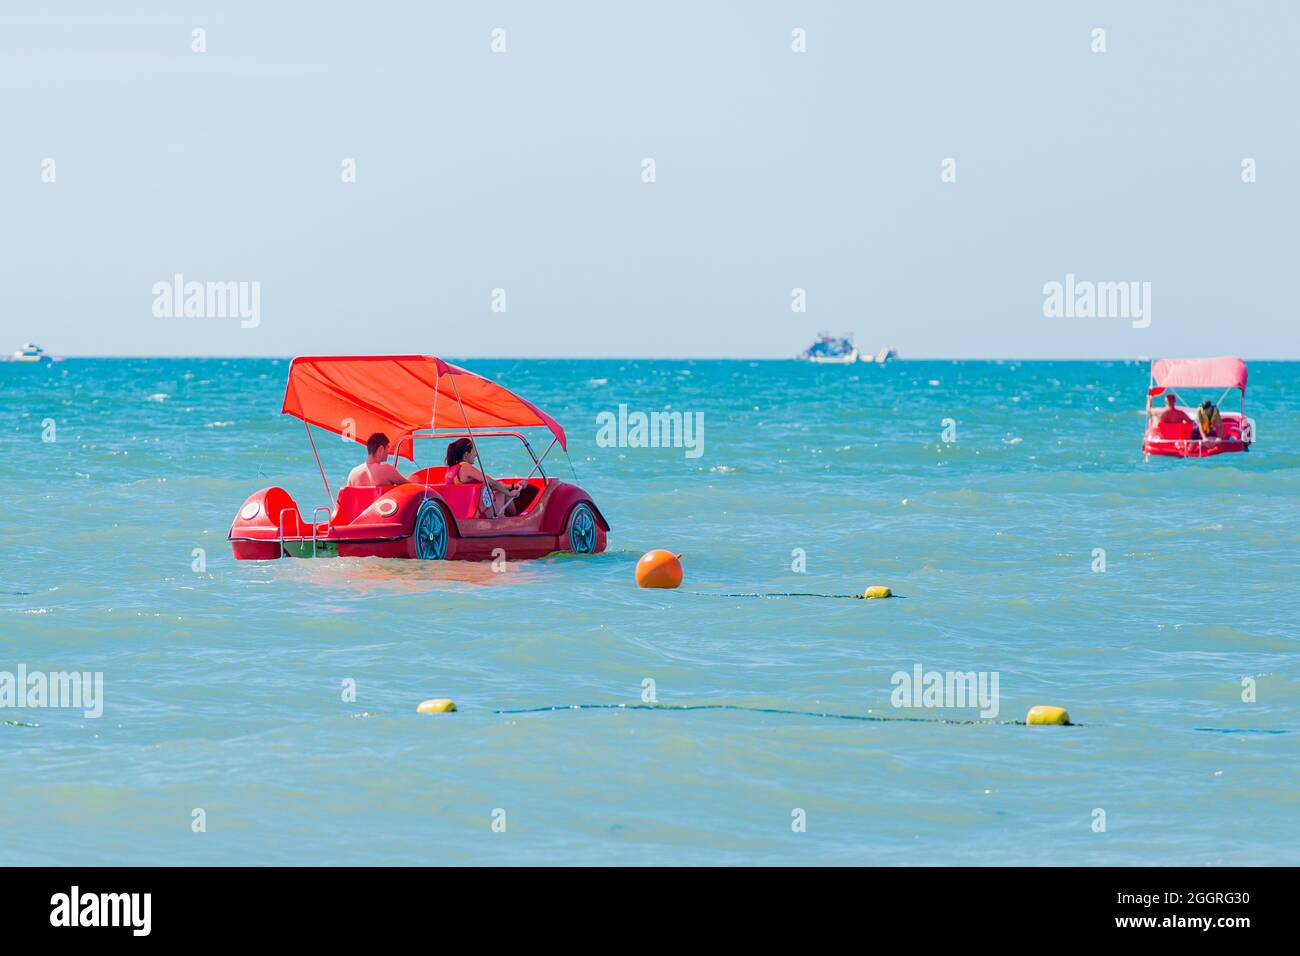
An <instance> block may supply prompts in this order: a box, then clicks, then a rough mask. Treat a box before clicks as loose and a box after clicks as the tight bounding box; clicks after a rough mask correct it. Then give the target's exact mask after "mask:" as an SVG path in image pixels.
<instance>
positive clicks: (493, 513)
mask: <svg viewBox="0 0 1300 956" xmlns="http://www.w3.org/2000/svg"><path fill="white" fill-rule="evenodd" d="M473 457H474V442H472V441H471V440H470V439H468V438H457V439H456V440H455V441H454V442H452V443H451V444H450V445H448V446H447V475H446V477H445V478H444V479H443V481H445V482H446V483H447V484H449V485H482V486H483V495H482V498H481V499H480V501H479V513H480V514H481V515H482V516H483V517H485V518H504V517H509V516H511V515H513V514H514V513H515V499H516V498H518V497H519V493H520V492H521V491H523V490H524V487H525V485H526V484H527V483H526V482H523V481H520V482H517V483H516V484H514V485H507V484H505V483H504V482H500V481H497V480H496V479H495V478H493V477H492V476H491V475H485V474H483V472H481V471H479V470H478V469H477V468H475V467H474V466H473V465H472V464H471V463H470V461H471V459H472V458H473Z"/></svg>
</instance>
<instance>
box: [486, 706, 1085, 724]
mask: <svg viewBox="0 0 1300 956" xmlns="http://www.w3.org/2000/svg"><path fill="white" fill-rule="evenodd" d="M561 710H679V711H680V710H739V711H746V712H748V713H751V714H781V715H783V716H787V717H822V718H824V719H826V720H860V721H867V722H871V723H908V724H1002V725H1006V726H1013V727H1026V726H1028V724H1026V723H1025V722H1024V721H1023V720H956V719H952V718H947V717H877V716H874V715H871V714H836V713H832V712H830V711H820V710H790V709H787V708H784V707H749V706H746V705H745V704H557V705H554V706H551V707H520V708H517V709H514V710H496V711H493V713H496V714H510V715H515V714H545V713H553V712H556V711H561ZM1065 726H1070V727H1078V726H1081V725H1080V724H1068V725H1065Z"/></svg>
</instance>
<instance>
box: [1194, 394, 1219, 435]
mask: <svg viewBox="0 0 1300 956" xmlns="http://www.w3.org/2000/svg"><path fill="white" fill-rule="evenodd" d="M1222 425H1223V418H1222V416H1220V415H1219V410H1218V408H1216V407H1215V405H1214V402H1212V401H1210V400H1209V399H1208V398H1207V399H1206V400H1205V401H1203V402H1201V407H1200V408H1198V409H1197V410H1196V427H1197V428H1199V429H1200V431H1201V437H1202V438H1218V437H1219V429H1220V427H1221V426H1222Z"/></svg>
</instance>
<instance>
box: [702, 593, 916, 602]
mask: <svg viewBox="0 0 1300 956" xmlns="http://www.w3.org/2000/svg"><path fill="white" fill-rule="evenodd" d="M684 593H686V594H696V595H699V596H700V597H720V598H745V597H748V598H805V597H807V598H830V599H831V600H836V601H843V600H852V601H870V600H882V599H880V598H868V597H867V596H866V595H865V594H818V593H816V592H813V591H744V592H737V593H725V594H723V593H719V592H717V591H686V592H684ZM901 597H902V595H901V594H894V595H892V596H891V598H890V600H897V599H898V598H901Z"/></svg>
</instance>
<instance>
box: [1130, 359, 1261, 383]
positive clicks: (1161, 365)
mask: <svg viewBox="0 0 1300 956" xmlns="http://www.w3.org/2000/svg"><path fill="white" fill-rule="evenodd" d="M1151 381H1152V382H1154V383H1155V384H1156V385H1158V386H1160V387H1161V388H1239V389H1241V390H1242V391H1243V392H1244V391H1245V390H1246V363H1245V362H1243V361H1242V360H1241V359H1239V358H1232V357H1231V356H1227V355H1225V356H1223V357H1222V358H1184V359H1156V360H1155V361H1154V362H1152V363H1151Z"/></svg>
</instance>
